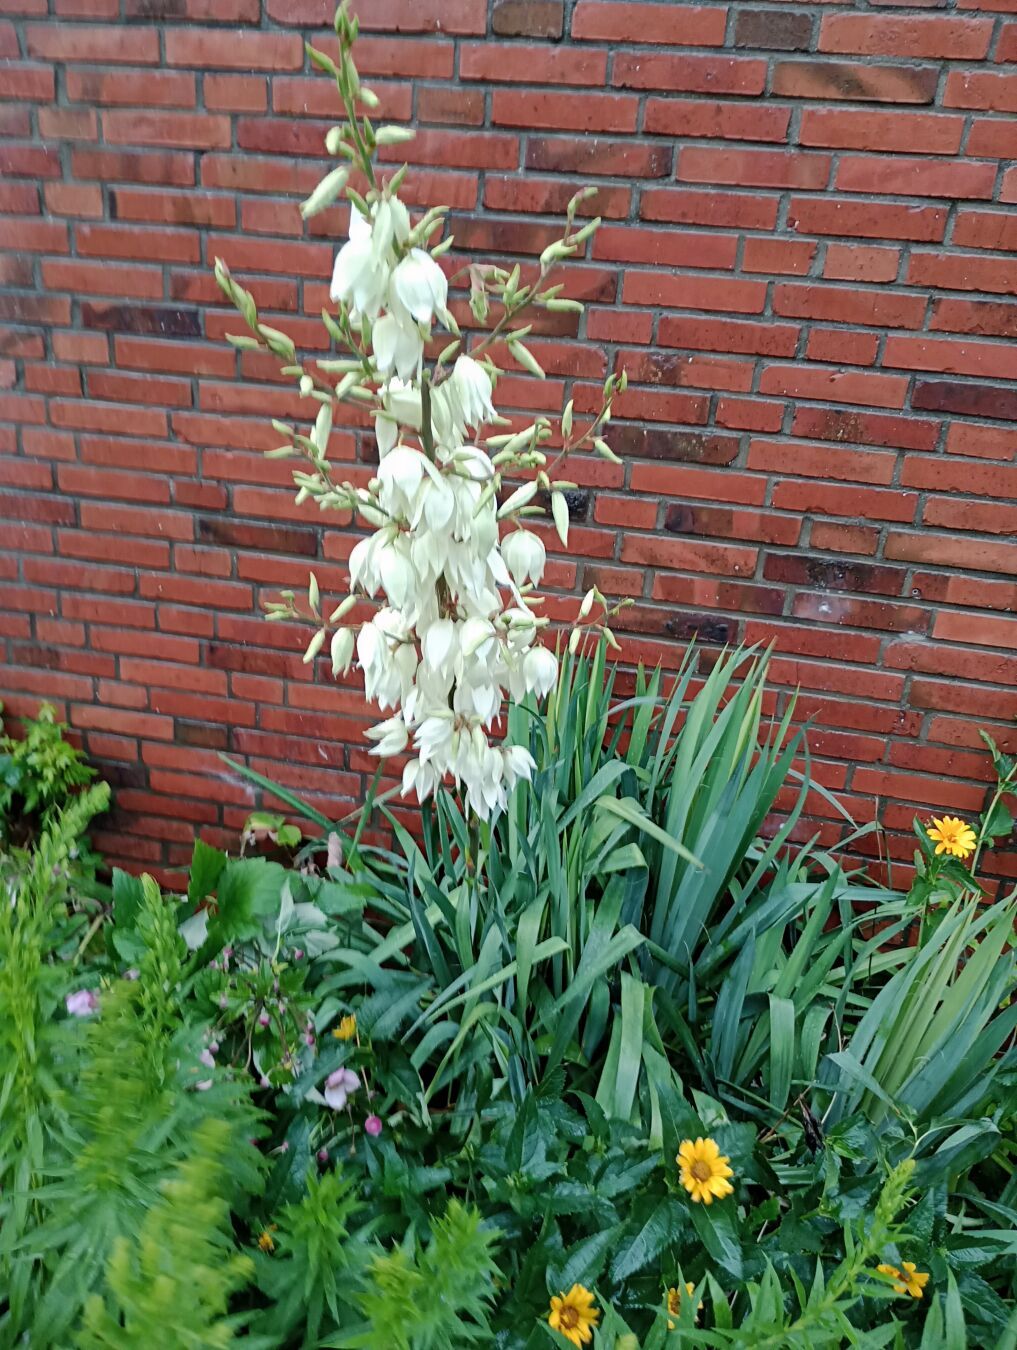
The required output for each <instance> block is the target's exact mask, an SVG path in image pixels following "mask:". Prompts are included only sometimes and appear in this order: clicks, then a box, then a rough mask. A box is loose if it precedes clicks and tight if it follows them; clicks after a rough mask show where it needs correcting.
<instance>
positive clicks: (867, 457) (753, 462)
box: [746, 439, 897, 486]
mask: <svg viewBox="0 0 1017 1350" xmlns="http://www.w3.org/2000/svg"><path fill="white" fill-rule="evenodd" d="M896 458H897V457H896V455H893V454H880V453H879V452H874V451H863V450H848V449H846V448H845V447H843V446H836V447H833V446H828V445H809V444H806V443H802V442H800V441H768V440H756V439H753V440H752V442H751V443H750V448H749V456H748V460H747V461H746V463H747V466H748V468H750V469H757V470H760V471H761V472H764V473H777V474H780V475H781V476H782V477H795V476H797V477H804V478H833V479H840V480H843V481H847V482H852V483H872V484H877V485H883V486H885V485H887V484H888V483H890V482H891V481H892V479H893V473H894V468H895V465H896Z"/></svg>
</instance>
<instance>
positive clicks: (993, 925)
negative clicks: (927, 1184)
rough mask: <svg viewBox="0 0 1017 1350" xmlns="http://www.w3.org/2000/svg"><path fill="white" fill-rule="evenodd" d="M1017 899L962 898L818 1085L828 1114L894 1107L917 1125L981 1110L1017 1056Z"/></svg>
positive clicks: (888, 986)
mask: <svg viewBox="0 0 1017 1350" xmlns="http://www.w3.org/2000/svg"><path fill="white" fill-rule="evenodd" d="M1015 914H1017V897H1015V896H1009V897H1006V898H1004V899H1003V900H1000V901H997V902H996V903H995V904H993V905H990V906H987V907H985V908H984V909H982V908H980V907H979V906H978V904H977V903H976V902H975V901H974V900H973V899H972V898H970V897H966V896H965V897H961V898H960V899H959V900H957V901H955V902H954V904H953V905H951V906H950V908H949V909H948V910H947V911H946V912H945V914H944V915H943V917H942V919H941V921H940V922H939V923H938V925H937V926H936V927H935V928H934V929H932V930H931V931H930V932H929V933H928V934H927V936H926V938H925V940H924V942H923V943H922V944H921V945H920V946H918V947H912V948H906V949H904V951H903V952H902V953H901V954H900V955H899V959H900V960H901V961H902V963H903V965H902V969H900V970H899V971H898V972H897V973H896V974H895V975H894V976H893V977H892V978H891V979H890V980H888V981H887V982H886V983H885V984H884V985H883V987H882V988H881V989H880V990H879V992H878V993H877V994H876V996H875V998H874V999H873V1001H872V1004H871V1006H870V1007H869V1008H868V1010H867V1011H866V1012H865V1014H864V1016H863V1017H862V1018H861V1020H860V1021H859V1023H858V1025H857V1027H856V1028H855V1030H854V1033H853V1035H852V1036H851V1039H850V1040H849V1041H848V1043H847V1045H846V1047H845V1049H844V1050H842V1051H839V1052H838V1053H836V1054H832V1055H830V1056H829V1059H828V1062H827V1065H826V1066H825V1068H824V1072H823V1074H822V1075H821V1079H820V1082H821V1085H822V1087H823V1089H824V1092H825V1093H829V1095H830V1112H829V1114H830V1118H831V1119H839V1118H840V1117H841V1116H843V1115H845V1114H849V1113H851V1112H852V1111H854V1110H858V1109H861V1110H862V1111H864V1112H865V1114H866V1115H867V1116H868V1117H869V1118H870V1119H871V1120H873V1121H877V1122H878V1121H880V1120H882V1119H884V1118H885V1117H886V1116H887V1115H888V1114H889V1113H891V1112H896V1113H897V1114H899V1115H902V1116H903V1117H904V1118H905V1119H908V1120H911V1121H913V1122H915V1124H916V1126H920V1125H923V1124H927V1123H928V1122H929V1121H930V1120H932V1119H934V1118H936V1117H953V1118H957V1117H964V1116H967V1115H970V1114H978V1113H980V1111H981V1110H982V1109H983V1107H984V1106H985V1105H986V1103H987V1102H988V1101H989V1100H990V1098H991V1093H992V1085H993V1080H994V1079H995V1078H996V1077H997V1076H998V1075H999V1074H1001V1073H1002V1072H1003V1071H1004V1070H1007V1069H1009V1068H1012V1067H1013V1065H1014V1063H1015V1057H1017V1050H1015V1049H1014V1046H1013V1034H1014V1031H1015V1029H1017V1003H1015V1002H1014V1001H1013V993H1014V988H1015V983H1017V953H1015V949H1014V945H1013V928H1014V918H1015Z"/></svg>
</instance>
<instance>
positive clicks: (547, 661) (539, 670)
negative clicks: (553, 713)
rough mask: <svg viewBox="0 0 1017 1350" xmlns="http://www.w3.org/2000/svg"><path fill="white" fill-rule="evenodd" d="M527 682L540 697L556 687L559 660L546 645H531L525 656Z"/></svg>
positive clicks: (524, 666) (524, 668)
mask: <svg viewBox="0 0 1017 1350" xmlns="http://www.w3.org/2000/svg"><path fill="white" fill-rule="evenodd" d="M523 674H524V676H525V677H526V683H527V684H528V685H529V687H530V689H532V690H533V692H534V693H535V694H536V695H537V697H538V698H543V696H544V695H545V694H546V693H549V692H550V690H552V689H553V688H554V684H555V681H556V680H557V678H558V662H557V661H556V660H555V659H554V657H553V656H552V655H551V653H550V652H549V651H548V650H547V648H546V647H531V648H530V650H529V651H528V652H527V653H526V655H525V657H524V658H523Z"/></svg>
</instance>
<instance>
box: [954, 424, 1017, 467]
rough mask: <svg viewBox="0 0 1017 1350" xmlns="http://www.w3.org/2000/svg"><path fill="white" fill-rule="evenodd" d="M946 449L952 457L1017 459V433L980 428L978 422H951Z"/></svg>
mask: <svg viewBox="0 0 1017 1350" xmlns="http://www.w3.org/2000/svg"><path fill="white" fill-rule="evenodd" d="M946 448H947V450H948V452H949V453H950V454H952V455H970V456H974V457H975V458H976V459H982V458H985V459H1017V431H1015V430H1013V429H1009V428H1006V427H996V426H979V425H978V423H976V422H973V423H968V422H951V423H950V425H949V427H948V428H947V433H946Z"/></svg>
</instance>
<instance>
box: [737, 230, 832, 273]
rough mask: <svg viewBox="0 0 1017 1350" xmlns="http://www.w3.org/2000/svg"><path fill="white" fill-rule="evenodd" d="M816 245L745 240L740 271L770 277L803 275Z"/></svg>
mask: <svg viewBox="0 0 1017 1350" xmlns="http://www.w3.org/2000/svg"><path fill="white" fill-rule="evenodd" d="M816 249H817V245H816V244H814V243H812V242H810V241H809V240H806V239H801V240H799V239H753V238H749V239H746V240H745V244H744V247H743V250H742V269H743V271H746V272H765V273H767V274H768V275H770V276H772V275H773V274H775V273H779V274H781V275H785V276H787V275H791V276H793V275H799V276H801V275H804V274H805V273H807V272H808V271H809V269H810V268H811V266H812V261H813V259H814V258H815V256H816Z"/></svg>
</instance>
